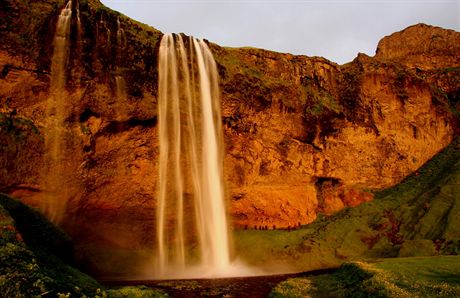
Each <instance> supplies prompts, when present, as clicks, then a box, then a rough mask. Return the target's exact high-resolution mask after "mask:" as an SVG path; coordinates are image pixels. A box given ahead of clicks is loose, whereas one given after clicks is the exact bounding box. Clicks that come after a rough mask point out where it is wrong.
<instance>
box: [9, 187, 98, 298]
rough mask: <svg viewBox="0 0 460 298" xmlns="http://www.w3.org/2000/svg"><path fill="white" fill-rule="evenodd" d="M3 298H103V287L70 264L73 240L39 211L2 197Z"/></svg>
mask: <svg viewBox="0 0 460 298" xmlns="http://www.w3.org/2000/svg"><path fill="white" fill-rule="evenodd" d="M0 233H1V237H0V239H1V240H0V293H1V294H0V296H1V297H5V298H6V297H42V296H46V297H57V296H58V294H59V293H61V294H69V293H70V295H71V297H82V296H85V295H86V296H88V297H102V295H103V293H104V292H103V291H102V290H101V289H102V288H103V287H102V286H101V285H100V284H99V283H98V282H97V281H95V280H94V279H92V278H91V277H89V276H88V275H86V274H84V273H81V272H79V271H78V270H77V269H75V268H73V267H71V266H70V265H69V261H70V260H71V258H72V249H71V248H72V245H71V241H70V238H69V237H68V236H67V235H65V234H64V233H63V232H62V231H61V230H60V229H58V228H57V227H55V226H53V225H52V224H51V223H50V222H48V221H47V220H46V218H45V217H44V216H42V215H41V214H40V213H38V212H37V211H36V210H33V209H31V208H30V207H28V206H26V205H24V204H23V203H21V202H19V201H16V200H15V199H13V198H11V197H8V196H6V195H3V194H0Z"/></svg>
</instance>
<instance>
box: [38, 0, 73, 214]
mask: <svg viewBox="0 0 460 298" xmlns="http://www.w3.org/2000/svg"><path fill="white" fill-rule="evenodd" d="M71 18H72V0H69V2H67V5H66V6H65V7H64V8H63V9H62V11H61V13H60V15H59V18H58V21H57V25H56V33H55V36H54V45H53V56H52V59H51V82H50V96H49V97H48V101H47V108H46V119H47V121H48V125H47V127H48V129H47V132H46V135H45V163H46V167H45V168H46V169H45V170H44V172H43V174H42V183H43V186H44V191H45V197H44V199H43V204H42V209H43V211H44V213H45V214H46V215H47V216H48V217H49V219H50V220H51V221H53V222H55V223H59V222H60V221H61V219H62V216H63V215H64V212H65V208H66V204H67V199H68V194H67V193H66V192H67V191H68V187H67V185H66V181H65V180H66V179H65V165H64V156H65V154H64V151H65V145H64V138H65V136H64V133H65V127H64V120H65V113H66V107H65V104H66V101H65V98H66V97H67V96H66V91H65V84H66V66H67V61H68V57H69V50H70V49H69V46H70V38H69V37H70V24H71Z"/></svg>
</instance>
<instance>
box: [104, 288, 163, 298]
mask: <svg viewBox="0 0 460 298" xmlns="http://www.w3.org/2000/svg"><path fill="white" fill-rule="evenodd" d="M107 294H108V297H110V298H165V297H169V296H168V295H167V294H165V293H164V292H162V291H160V290H152V289H150V288H147V287H145V286H137V287H122V288H118V289H110V290H108V291H107Z"/></svg>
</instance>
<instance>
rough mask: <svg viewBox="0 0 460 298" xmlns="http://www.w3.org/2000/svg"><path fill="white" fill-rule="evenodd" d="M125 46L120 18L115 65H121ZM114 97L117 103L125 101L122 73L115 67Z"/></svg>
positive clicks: (124, 82)
mask: <svg viewBox="0 0 460 298" xmlns="http://www.w3.org/2000/svg"><path fill="white" fill-rule="evenodd" d="M125 46H126V36H125V31H124V30H123V28H122V27H121V22H120V18H118V19H117V52H116V54H117V57H116V59H117V65H120V64H122V63H123V58H124V57H123V50H124V48H125ZM115 87H116V88H115V92H116V94H115V96H116V97H117V101H119V100H123V99H126V97H127V94H126V81H125V78H124V77H123V75H122V71H121V69H120V67H119V66H117V67H116V74H115Z"/></svg>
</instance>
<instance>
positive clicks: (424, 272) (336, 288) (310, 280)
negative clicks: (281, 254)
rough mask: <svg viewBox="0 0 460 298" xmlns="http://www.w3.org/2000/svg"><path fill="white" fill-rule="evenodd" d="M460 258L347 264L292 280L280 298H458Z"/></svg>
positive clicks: (278, 290)
mask: <svg viewBox="0 0 460 298" xmlns="http://www.w3.org/2000/svg"><path fill="white" fill-rule="evenodd" d="M459 295H460V257H459V256H438V257H425V258H397V259H384V260H378V261H374V262H352V263H345V264H344V265H342V266H341V267H340V269H339V270H337V271H336V272H334V273H332V274H324V275H318V276H310V277H300V278H294V279H288V280H287V281H284V282H282V283H280V284H278V285H277V286H276V287H275V288H274V289H273V291H272V292H271V294H270V297H272V298H275V297H276V298H278V297H458V296H459Z"/></svg>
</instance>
